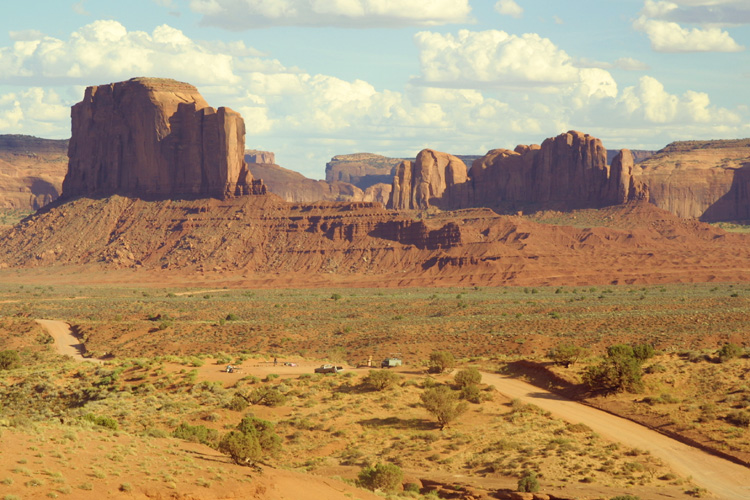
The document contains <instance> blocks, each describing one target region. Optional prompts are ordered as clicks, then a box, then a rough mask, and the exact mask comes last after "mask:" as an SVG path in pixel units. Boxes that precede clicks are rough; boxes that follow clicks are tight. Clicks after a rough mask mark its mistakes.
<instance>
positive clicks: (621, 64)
mask: <svg viewBox="0 0 750 500" xmlns="http://www.w3.org/2000/svg"><path fill="white" fill-rule="evenodd" d="M614 66H615V67H616V68H620V69H624V70H626V71H646V70H648V69H649V65H648V64H646V63H644V62H641V61H639V60H637V59H633V58H632V57H621V58H619V59H618V60H616V61H615V64H614Z"/></svg>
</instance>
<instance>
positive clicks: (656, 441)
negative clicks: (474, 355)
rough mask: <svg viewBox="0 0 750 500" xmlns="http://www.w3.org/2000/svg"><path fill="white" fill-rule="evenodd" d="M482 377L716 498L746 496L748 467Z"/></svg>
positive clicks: (516, 383)
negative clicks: (645, 454)
mask: <svg viewBox="0 0 750 500" xmlns="http://www.w3.org/2000/svg"><path fill="white" fill-rule="evenodd" d="M482 381H483V382H485V383H488V384H492V385H494V386H495V387H497V390H498V391H500V393H502V394H504V395H506V396H508V397H509V398H512V399H515V398H518V399H520V400H522V401H524V402H525V403H531V404H534V405H536V406H538V407H540V408H543V409H545V410H547V411H549V412H550V413H552V414H553V415H554V416H556V417H558V418H561V419H563V420H566V421H568V422H571V423H584V424H586V425H587V426H589V427H590V428H591V429H592V430H593V431H594V432H597V433H598V434H600V435H601V436H603V437H605V438H607V439H610V440H612V441H618V442H621V443H624V444H627V445H628V446H631V447H633V448H638V449H640V450H648V451H649V452H651V454H652V455H653V456H655V457H659V458H661V459H662V460H663V461H664V462H665V463H667V464H669V465H670V466H671V468H672V469H673V470H674V471H675V472H677V473H678V474H680V475H682V476H685V477H689V476H692V479H693V482H694V483H695V484H697V485H698V486H700V487H703V488H706V489H707V490H708V491H710V492H711V493H713V494H714V495H715V496H716V498H722V499H725V500H739V499H750V469H748V468H747V467H743V466H741V465H737V464H735V463H732V462H729V461H727V460H724V459H722V458H719V457H716V456H713V455H710V454H708V453H705V452H703V451H701V450H699V449H697V448H693V447H691V446H688V445H685V444H682V443H680V442H679V441H675V440H674V439H671V438H669V437H667V436H664V435H662V434H659V433H658V432H655V431H652V430H650V429H647V428H645V427H643V426H641V425H638V424H636V423H634V422H631V421H630V420H626V419H624V418H620V417H617V416H615V415H611V414H609V413H606V412H603V411H601V410H597V409H596V408H591V407H589V406H584V405H582V404H580V403H576V402H575V401H571V400H568V399H565V398H563V397H560V396H557V395H555V394H552V393H550V392H547V391H545V390H543V389H540V388H538V387H535V386H533V385H531V384H528V383H526V382H523V381H521V380H517V379H514V378H509V377H503V376H500V375H495V374H490V373H484V374H483V377H482Z"/></svg>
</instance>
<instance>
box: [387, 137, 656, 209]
mask: <svg viewBox="0 0 750 500" xmlns="http://www.w3.org/2000/svg"><path fill="white" fill-rule="evenodd" d="M643 199H648V190H647V189H646V188H645V187H644V186H643V185H642V184H641V183H640V182H638V181H637V180H635V179H634V177H633V158H632V155H631V154H630V152H629V151H627V150H623V151H622V152H621V153H620V154H619V155H618V156H617V157H616V159H615V160H614V161H613V166H612V167H610V166H609V165H607V151H606V150H605V149H604V147H603V146H602V143H601V141H600V140H599V139H596V138H594V137H591V136H590V135H588V134H583V133H581V132H575V131H570V132H568V133H565V134H561V135H559V136H557V137H554V138H551V139H547V140H546V141H544V142H543V143H542V145H541V146H538V145H532V146H518V147H516V149H515V150H514V151H510V150H507V149H495V150H492V151H490V152H488V153H487V154H486V155H485V156H483V157H481V158H479V159H478V160H476V161H474V164H473V165H472V167H471V170H470V171H469V173H468V177H467V175H466V171H465V166H463V163H462V162H460V160H458V158H456V157H453V156H451V155H446V154H445V153H436V152H434V151H431V150H424V151H422V152H421V153H420V154H419V156H418V157H417V160H416V162H414V164H411V163H410V162H404V163H402V164H401V165H400V166H399V168H398V169H397V172H396V175H395V177H394V179H393V192H392V195H391V200H390V201H389V205H388V206H389V208H394V209H425V208H428V207H429V206H431V205H434V206H437V207H440V208H445V209H458V208H465V207H481V206H485V207H503V208H504V209H506V210H522V209H524V208H526V207H533V208H557V209H565V210H569V209H574V208H599V207H605V206H609V205H616V204H620V203H625V202H627V201H631V200H643Z"/></svg>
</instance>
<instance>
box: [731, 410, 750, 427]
mask: <svg viewBox="0 0 750 500" xmlns="http://www.w3.org/2000/svg"><path fill="white" fill-rule="evenodd" d="M727 422H729V423H730V424H732V425H736V426H737V427H750V413H748V412H747V411H744V410H736V411H732V412H730V413H729V414H728V415H727Z"/></svg>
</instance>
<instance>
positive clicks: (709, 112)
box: [616, 76, 741, 126]
mask: <svg viewBox="0 0 750 500" xmlns="http://www.w3.org/2000/svg"><path fill="white" fill-rule="evenodd" d="M616 107H617V111H618V112H619V113H620V115H621V116H623V115H624V116H626V117H627V118H628V119H629V120H630V121H637V122H640V123H644V124H660V125H677V126H679V125H684V124H696V123H700V124H713V125H714V126H717V125H720V124H723V125H728V124H738V123H739V122H740V121H741V118H740V116H738V115H737V114H736V113H732V112H731V111H729V110H727V109H724V108H716V107H713V106H711V103H710V99H709V97H708V94H705V93H703V92H694V91H687V92H685V94H683V95H682V96H677V95H674V94H670V93H669V92H667V91H666V90H665V88H664V85H663V84H662V83H661V82H659V81H658V80H656V79H655V78H653V77H650V76H643V77H641V78H640V80H639V81H638V85H636V86H633V87H627V88H626V89H625V90H624V91H623V93H622V95H621V96H620V97H619V98H618V99H617V100H616Z"/></svg>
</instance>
